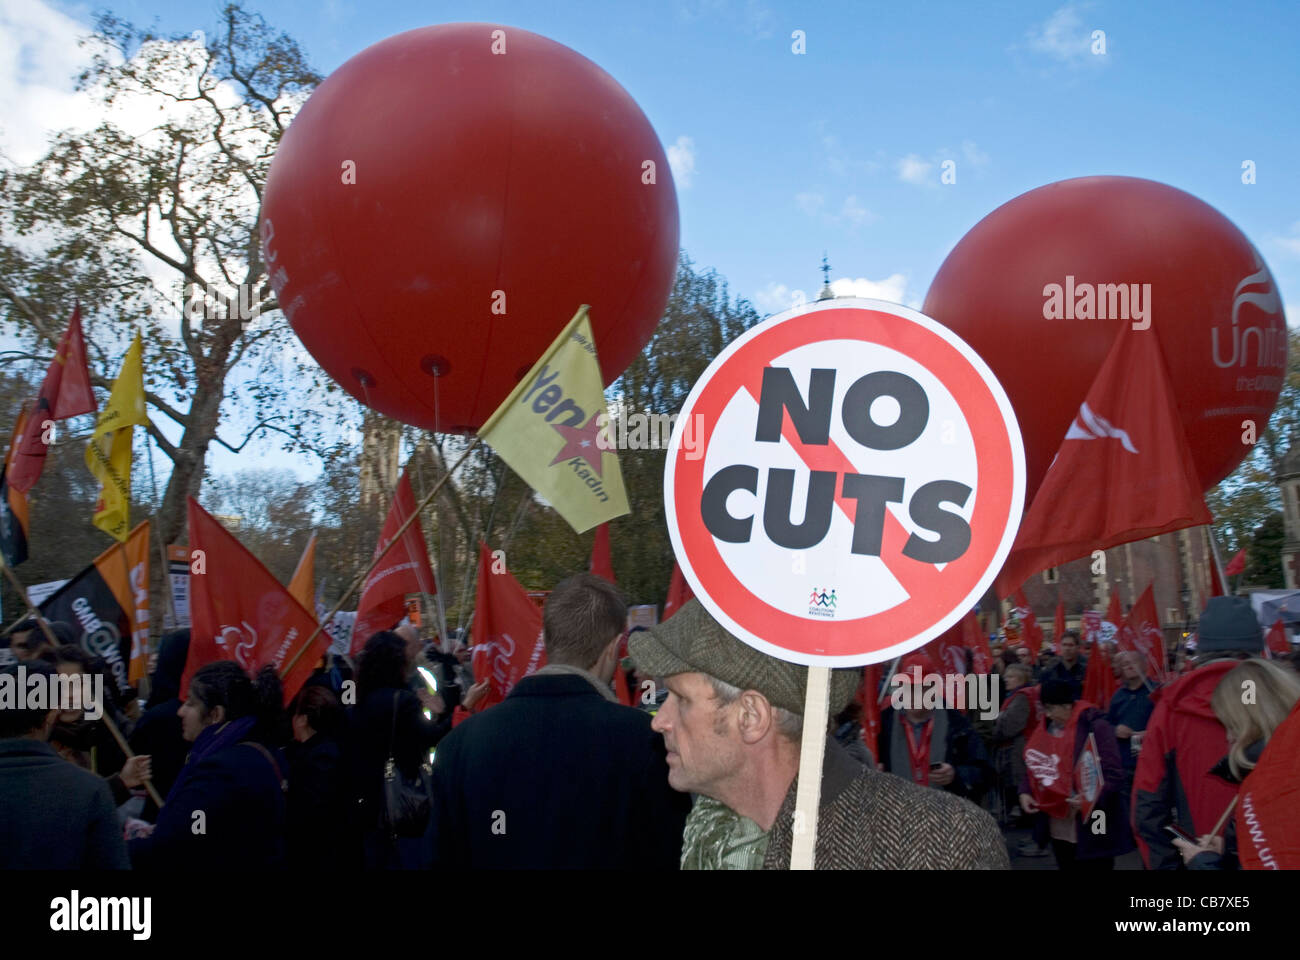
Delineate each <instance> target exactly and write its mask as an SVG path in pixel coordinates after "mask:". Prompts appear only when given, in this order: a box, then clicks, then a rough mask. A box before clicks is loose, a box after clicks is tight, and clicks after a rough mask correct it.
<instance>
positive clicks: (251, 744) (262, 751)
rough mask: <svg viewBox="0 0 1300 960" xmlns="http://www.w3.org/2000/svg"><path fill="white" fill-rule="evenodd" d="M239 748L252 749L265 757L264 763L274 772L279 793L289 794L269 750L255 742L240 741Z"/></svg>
mask: <svg viewBox="0 0 1300 960" xmlns="http://www.w3.org/2000/svg"><path fill="white" fill-rule="evenodd" d="M240 746H244V747H252V748H253V749H254V750H256V751H257V752H258V753H260V754H261V755H262V756H264V757H266V762H267V763H269V764H270V765H271V769H272V770H274V771H275V779H276V782H278V783H279V784H280V792H281V793H288V792H289V781H288V780H286V779H284V777H283V776H282V775H281V773H280V765H279V764H278V763H276V762H275V757H274V756H272V754H271V751H270V750H268V749H266V747H264V746H262V745H261V744H260V743H258V742H257V741H256V740H241V741H240Z"/></svg>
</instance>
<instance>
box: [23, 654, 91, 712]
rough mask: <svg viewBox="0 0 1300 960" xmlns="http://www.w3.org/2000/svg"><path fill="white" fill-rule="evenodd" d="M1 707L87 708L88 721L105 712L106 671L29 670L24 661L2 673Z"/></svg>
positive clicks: (39, 708)
mask: <svg viewBox="0 0 1300 960" xmlns="http://www.w3.org/2000/svg"><path fill="white" fill-rule="evenodd" d="M0 710H66V711H72V710H77V711H84V712H85V715H86V719H87V720H98V719H99V718H100V717H102V716H103V715H104V675H103V674H102V673H95V674H89V673H49V674H47V673H33V674H31V675H30V676H29V675H28V673H27V667H25V666H24V665H22V664H19V665H18V669H17V670H16V671H14V672H13V673H3V674H0Z"/></svg>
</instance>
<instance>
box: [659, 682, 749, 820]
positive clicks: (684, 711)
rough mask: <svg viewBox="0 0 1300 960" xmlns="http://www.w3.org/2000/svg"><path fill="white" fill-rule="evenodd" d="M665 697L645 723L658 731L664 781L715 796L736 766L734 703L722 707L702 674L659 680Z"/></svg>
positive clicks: (737, 746)
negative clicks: (665, 755)
mask: <svg viewBox="0 0 1300 960" xmlns="http://www.w3.org/2000/svg"><path fill="white" fill-rule="evenodd" d="M664 686H666V687H667V688H668V699H667V700H665V701H664V703H663V706H661V707H660V708H659V712H658V713H656V714H655V717H654V720H653V721H651V723H650V726H651V728H652V729H653V730H655V731H657V732H659V733H661V734H663V737H664V747H665V748H666V749H667V751H668V784H669V786H671V787H672V788H673V789H674V790H678V791H680V792H682V793H687V792H690V793H702V794H704V795H705V796H707V797H712V798H713V799H715V800H719V801H721V802H724V803H725V802H726V800H725V798H723V797H719V796H718V795H717V793H718V792H719V791H718V788H719V786H720V785H725V783H726V781H727V779H728V778H729V777H731V776H732V775H733V774H734V773H735V772H736V771H737V770H738V769H739V768H740V766H741V763H742V750H743V746H742V744H741V742H740V734H739V731H738V730H737V729H736V725H735V718H734V716H733V714H734V713H735V708H736V704H735V703H733V704H731V705H729V706H726V707H722V706H720V705H719V704H718V700H717V698H716V697H715V696H714V695H713V684H712V683H711V682H710V681H709V679H708V677H706V676H705V675H704V674H702V673H677V674H673V675H672V676H671V677H668V678H666V679H665V680H664Z"/></svg>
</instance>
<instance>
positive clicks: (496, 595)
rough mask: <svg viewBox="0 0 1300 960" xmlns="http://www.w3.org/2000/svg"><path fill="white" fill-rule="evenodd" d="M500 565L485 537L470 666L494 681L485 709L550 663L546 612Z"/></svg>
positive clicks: (476, 673) (478, 677)
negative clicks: (544, 635) (545, 638)
mask: <svg viewBox="0 0 1300 960" xmlns="http://www.w3.org/2000/svg"><path fill="white" fill-rule="evenodd" d="M496 567H500V565H498V564H494V563H493V562H492V551H491V550H489V549H488V545H487V544H486V543H483V542H482V541H480V542H479V548H478V596H477V598H476V599H475V601H474V630H473V642H474V646H473V650H474V654H473V659H472V660H471V661H470V667H471V669H472V670H473V671H474V678H475V679H476V680H483V679H485V678H486V679H489V680H491V681H492V689H491V690H489V691H488V695H487V696H486V697H484V698H483V701H482V705H481V706H480V707H479V709H486V708H487V707H490V706H491V705H492V704H494V703H499V702H500V701H502V700H504V699H505V698H506V697H507V696H508V695H509V694H510V691H511V690H513V689H514V686H515V684H516V683H518V682H519V681H520V680H522V679H523V678H524V677H527V676H529V675H531V674H533V673H536V672H537V670H538V669H539V668H541V667H543V666H545V665H546V647H545V645H544V644H543V642H542V611H541V610H539V609H538V608H537V604H535V603H533V601H532V600H530V599H529V597H528V594H527V593H525V592H524V588H523V587H521V586H520V585H519V581H518V580H516V579H515V578H514V577H513V576H511V575H510V573H509V572H508V571H507V570H505V569H504V567H500V569H494V568H496Z"/></svg>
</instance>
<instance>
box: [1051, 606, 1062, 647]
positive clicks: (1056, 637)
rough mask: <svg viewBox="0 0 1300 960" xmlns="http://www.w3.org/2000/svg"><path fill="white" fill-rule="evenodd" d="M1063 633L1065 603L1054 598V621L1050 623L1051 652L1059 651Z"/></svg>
mask: <svg viewBox="0 0 1300 960" xmlns="http://www.w3.org/2000/svg"><path fill="white" fill-rule="evenodd" d="M1064 635H1065V604H1064V602H1062V600H1061V598H1060V596H1059V595H1058V596H1057V598H1056V622H1055V623H1053V624H1052V653H1060V652H1061V637H1063V636H1064Z"/></svg>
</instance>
